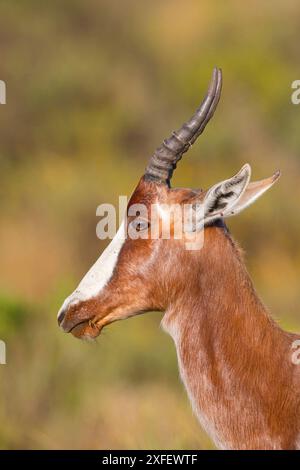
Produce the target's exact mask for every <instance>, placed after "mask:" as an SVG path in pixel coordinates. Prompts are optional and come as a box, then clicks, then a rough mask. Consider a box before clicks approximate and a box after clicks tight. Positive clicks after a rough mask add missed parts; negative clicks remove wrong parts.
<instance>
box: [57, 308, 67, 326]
mask: <svg viewBox="0 0 300 470" xmlns="http://www.w3.org/2000/svg"><path fill="white" fill-rule="evenodd" d="M65 315H66V309H65V308H61V309H60V311H59V312H58V316H57V322H58V324H59V325H61V324H62V322H63V319H64V318H65Z"/></svg>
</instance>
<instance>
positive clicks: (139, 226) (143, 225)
mask: <svg viewBox="0 0 300 470" xmlns="http://www.w3.org/2000/svg"><path fill="white" fill-rule="evenodd" d="M130 225H131V226H132V228H133V229H134V230H135V231H136V232H142V231H143V230H146V229H147V228H148V227H149V225H150V224H149V222H148V220H143V219H135V220H133V221H132V222H131V224H130Z"/></svg>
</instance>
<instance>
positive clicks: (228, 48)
mask: <svg viewBox="0 0 300 470" xmlns="http://www.w3.org/2000/svg"><path fill="white" fill-rule="evenodd" d="M298 26H299V5H298V2H297V1H296V0H284V1H283V0H274V1H273V2H268V1H264V0H263V1H258V0H254V1H252V2H250V3H249V2H248V3H245V2H240V1H238V0H229V1H228V2H224V3H222V2H218V1H217V0H210V1H209V0H203V1H202V2H199V1H198V0H187V1H185V2H182V1H179V0H172V1H171V0H165V1H157V0H154V1H151V2H150V1H146V0H126V1H124V2H120V1H117V0H100V1H99V0H87V1H82V0H63V1H62V0H60V1H58V0H53V1H51V2H39V1H37V0H27V1H26V2H19V1H16V0H9V1H8V0H4V1H2V2H1V6H0V38H1V39H0V52H1V71H0V79H1V80H4V81H5V82H6V85H7V104H6V105H3V106H0V142H1V145H0V165H1V171H0V211H1V212H0V213H1V222H0V224H1V226H0V260H1V262H0V292H1V295H0V339H1V340H4V341H5V342H6V344H7V365H5V366H0V423H1V425H0V448H14V449H17V448H42V449H45V448H149V449H150V448H211V447H212V444H211V443H210V441H209V439H208V438H207V437H206V435H205V434H204V433H203V432H201V430H200V429H199V426H198V424H197V422H196V419H195V418H194V417H193V415H192V411H191V409H190V405H189V404H188V401H187V398H186V396H185V392H184V391H183V387H182V385H181V383H180V380H179V379H178V371H177V363H176V355H175V351H174V347H173V344H172V341H171V339H170V338H169V337H168V336H167V335H165V334H164V333H163V332H162V331H161V330H160V329H159V322H160V318H161V315H159V314H157V313H154V314H148V315H144V316H141V317H138V318H135V319H131V320H128V321H127V322H120V323H118V324H115V325H111V326H110V327H109V328H107V330H105V331H104V332H103V336H101V337H100V338H99V340H98V341H97V342H96V343H95V344H87V343H84V342H79V341H76V340H75V339H74V338H71V337H69V336H68V335H64V334H63V333H62V332H61V331H60V330H59V329H58V328H57V324H56V313H57V310H58V308H59V306H60V304H61V302H62V301H63V299H64V298H65V296H66V295H67V294H69V293H70V292H71V290H72V289H73V288H74V287H75V286H76V284H77V282H78V281H79V280H80V278H81V277H82V275H83V274H84V273H85V272H86V271H87V269H88V268H89V267H90V266H91V264H92V263H93V262H94V261H95V259H96V257H97V256H98V255H99V253H100V252H101V250H102V249H103V248H104V246H105V243H104V242H100V241H99V240H97V238H96V236H95V228H96V223H97V218H96V216H95V211H96V207H97V206H98V205H99V204H100V203H102V202H111V203H115V202H117V201H118V196H119V194H128V195H129V194H130V193H131V191H132V190H133V188H134V186H135V184H136V183H137V180H138V178H139V177H140V175H141V174H142V172H143V170H144V168H145V165H146V161H147V158H148V157H149V155H150V154H151V152H152V151H153V150H154V149H155V147H156V146H157V145H158V144H159V143H160V142H161V140H162V139H163V138H164V137H166V136H167V135H168V133H170V131H171V129H174V128H176V127H178V126H179V125H181V123H182V121H183V120H184V119H185V118H187V117H188V116H189V114H190V113H191V112H192V111H193V110H194V108H195V106H196V105H197V104H198V103H199V100H200V99H201V98H202V95H203V93H204V91H205V89H206V86H207V83H208V80H209V78H210V74H211V70H212V68H213V66H214V65H215V64H216V65H218V66H220V67H222V69H223V72H224V89H223V97H222V100H221V103H220V107H219V109H218V111H217V113H216V116H215V118H214V120H213V122H212V123H211V124H210V125H209V127H208V128H207V130H206V132H205V136H203V138H201V139H200V140H199V143H198V144H197V145H195V146H194V148H193V149H192V150H191V151H190V152H189V155H188V156H187V157H186V158H185V159H184V160H183V161H182V162H181V163H180V164H179V168H180V170H179V171H178V172H177V173H176V175H175V177H174V181H173V184H174V185H176V184H177V185H180V186H191V187H206V186H208V185H210V184H213V183H214V182H216V181H217V180H221V179H222V178H225V177H228V176H231V175H233V174H234V173H235V172H236V171H237V170H238V169H239V168H240V167H241V166H242V164H243V163H245V162H247V161H248V162H249V163H250V164H251V165H252V168H253V177H254V178H256V179H259V178H261V177H264V176H268V175H269V174H271V173H273V172H274V170H276V169H277V168H281V170H282V173H283V176H282V179H281V180H280V182H279V183H278V184H277V185H276V186H275V187H274V188H273V189H272V191H270V193H268V194H267V195H266V196H265V197H264V198H262V199H261V200H260V201H259V202H257V204H256V205H255V206H253V207H251V208H249V210H248V211H246V212H245V213H243V214H241V215H240V216H239V217H237V218H236V219H234V220H232V221H230V223H229V227H230V229H231V230H232V232H233V233H234V235H235V237H236V238H237V239H238V240H239V241H240V244H241V245H242V246H243V248H244V249H245V250H246V252H247V257H246V261H247V265H248V267H249V270H250V272H251V274H252V276H253V278H254V281H255V285H256V287H257V290H258V292H259V293H260V294H261V296H262V298H263V299H264V300H265V302H266V304H267V305H268V306H269V307H270V309H271V310H272V312H273V316H274V318H276V319H277V320H278V321H280V323H281V324H282V325H283V326H284V327H287V328H290V329H292V330H297V328H298V329H299V326H300V296H299V285H298V284H299V274H300V244H299V240H300V223H299V222H300V215H299V214H300V211H299V207H298V204H299V200H300V185H299V177H300V168H299V163H300V162H299V156H298V149H299V147H300V133H299V129H298V127H297V123H299V119H300V106H298V107H297V106H293V105H292V104H291V100H290V95H291V83H292V81H293V80H295V79H299V78H300V77H299V41H298V34H299V31H298V30H299V27H298Z"/></svg>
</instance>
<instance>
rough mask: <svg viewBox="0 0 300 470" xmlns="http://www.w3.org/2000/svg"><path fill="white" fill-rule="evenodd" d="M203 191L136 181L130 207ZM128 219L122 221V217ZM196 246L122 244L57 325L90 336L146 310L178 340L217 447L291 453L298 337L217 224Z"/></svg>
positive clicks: (297, 424)
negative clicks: (89, 292) (98, 285)
mask: <svg viewBox="0 0 300 470" xmlns="http://www.w3.org/2000/svg"><path fill="white" fill-rule="evenodd" d="M203 195H204V193H203V192H202V191H192V190H187V189H175V190H174V189H170V188H168V187H167V186H165V185H163V184H161V185H160V184H155V183H151V182H149V181H145V180H144V179H142V180H141V181H140V183H139V185H138V187H137V189H136V191H135V192H134V194H133V196H132V198H131V200H130V202H129V207H130V206H131V205H132V204H133V203H136V202H138V203H145V204H147V205H148V206H149V207H150V204H151V203H153V202H155V201H159V202H161V203H162V202H163V203H168V204H173V203H180V204H183V203H186V202H192V201H195V200H197V199H199V200H202V199H203ZM129 222H130V218H129ZM204 231H205V232H204V236H205V241H204V246H203V248H202V249H201V250H197V251H187V250H186V249H185V248H184V240H174V239H173V238H171V239H170V240H163V239H158V240H150V239H149V240H140V239H139V240H131V239H127V240H126V242H125V243H124V245H123V247H122V250H121V252H120V254H119V258H118V263H117V265H116V268H115V270H114V272H113V275H112V277H111V279H110V281H109V282H108V284H107V285H106V286H105V288H104V289H103V290H102V291H101V293H100V294H99V296H97V297H95V298H93V299H91V300H88V301H85V302H81V303H79V304H77V305H75V306H71V307H70V308H69V310H68V312H67V314H66V318H65V320H64V328H65V329H67V330H68V331H70V330H72V333H73V334H74V335H75V336H77V337H95V336H97V335H98V334H99V333H100V331H101V329H102V328H103V327H104V326H105V325H107V324H109V323H111V322H113V321H116V320H121V319H124V318H128V317H130V316H132V315H136V314H138V313H142V312H145V311H150V310H160V311H162V312H165V314H164V318H163V326H164V328H165V329H166V330H167V331H169V333H170V334H171V335H172V336H173V338H174V341H175V343H176V348H177V354H178V360H179V365H180V369H181V375H182V379H183V381H184V383H185V385H186V388H187V391H188V394H189V396H190V399H191V401H192V403H193V407H194V410H195V413H196V414H197V416H198V417H199V419H200V421H201V422H202V423H203V425H204V426H205V427H206V428H207V430H208V432H209V433H210V434H211V435H212V437H213V438H214V440H215V442H216V443H217V444H218V445H219V446H220V447H223V448H231V449H295V448H297V447H298V446H299V444H300V443H299V441H300V421H299V406H300V388H299V380H300V375H299V368H298V366H296V365H294V364H293V363H292V361H291V354H292V349H291V345H292V342H293V341H294V340H295V339H300V336H296V335H293V334H290V333H287V332H284V331H282V330H281V329H280V328H279V326H278V325H277V324H276V323H275V322H274V321H273V320H272V319H271V318H270V316H269V314H268V312H267V311H266V309H265V307H264V306H263V304H262V303H261V301H260V300H259V298H258V296H257V294H256V292H255V290H254V288H253V285H252V282H251V280H250V278H249V275H248V273H247V271H246V268H245V266H244V263H243V260H242V257H241V254H240V252H239V249H238V248H237V247H236V245H235V243H234V242H233V241H232V239H231V237H230V235H229V233H228V230H227V228H226V226H225V224H224V223H222V222H220V221H219V222H217V223H215V224H213V225H212V226H209V227H206V228H205V229H204Z"/></svg>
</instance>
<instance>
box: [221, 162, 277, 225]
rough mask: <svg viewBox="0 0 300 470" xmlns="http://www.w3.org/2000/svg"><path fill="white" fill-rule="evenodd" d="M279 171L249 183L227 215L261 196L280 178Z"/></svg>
mask: <svg viewBox="0 0 300 470" xmlns="http://www.w3.org/2000/svg"><path fill="white" fill-rule="evenodd" d="M280 174H281V173H280V171H279V170H278V171H276V173H274V175H273V176H270V177H269V178H265V179H263V180H260V181H254V182H253V183H249V184H248V186H247V188H246V189H245V191H244V192H243V194H242V196H241V197H240V198H239V199H238V201H237V203H236V204H235V205H234V207H233V208H232V209H231V211H230V213H229V214H227V217H231V216H232V215H236V214H239V213H240V212H241V211H243V210H244V209H246V207H248V206H250V204H252V203H253V202H255V201H256V199H258V198H259V197H260V196H262V195H263V194H264V193H265V192H266V191H268V189H270V188H271V187H272V186H273V184H274V183H276V181H277V180H278V179H279V178H280Z"/></svg>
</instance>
